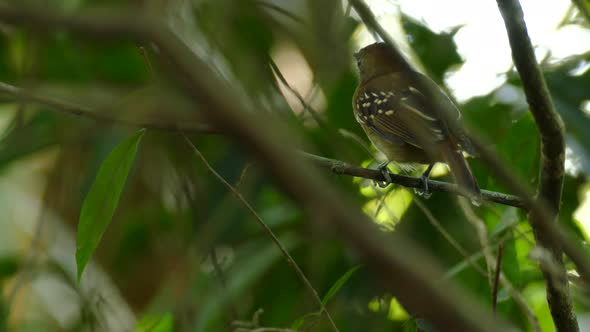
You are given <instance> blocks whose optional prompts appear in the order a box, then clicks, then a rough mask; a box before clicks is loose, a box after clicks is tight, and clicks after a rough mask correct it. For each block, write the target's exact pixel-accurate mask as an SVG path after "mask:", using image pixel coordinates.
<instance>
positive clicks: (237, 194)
mask: <svg viewBox="0 0 590 332" xmlns="http://www.w3.org/2000/svg"><path fill="white" fill-rule="evenodd" d="M182 136H183V137H184V140H185V141H186V142H187V143H188V144H189V145H190V147H191V148H192V150H193V151H194V152H195V154H196V155H197V157H199V159H201V161H202V162H203V164H204V165H205V167H207V169H208V170H209V172H211V173H212V174H213V175H214V176H215V177H216V178H217V179H218V180H219V181H220V182H221V183H223V185H225V186H226V187H227V189H229V190H230V191H231V192H232V193H233V194H234V196H235V197H236V198H237V199H238V200H239V201H240V203H242V205H244V207H245V208H246V209H247V210H248V211H249V212H250V214H252V216H253V217H254V219H256V221H257V222H258V224H259V225H260V226H261V227H262V228H263V229H264V231H265V232H266V233H267V234H268V236H269V237H270V238H271V239H272V241H273V242H274V243H275V245H276V246H277V247H278V248H279V250H280V251H281V253H282V254H283V256H285V259H286V260H287V262H288V263H289V265H291V267H292V268H293V269H294V270H295V273H297V275H298V276H299V278H300V279H301V281H302V282H303V284H304V285H305V287H306V288H307V290H308V291H309V292H310V293H311V295H312V296H313V298H314V299H315V300H316V301H317V303H318V305H319V306H320V311H321V312H323V313H324V314H325V315H326V318H327V319H328V322H329V323H330V326H331V328H332V330H333V331H335V332H337V331H338V328H337V327H336V324H335V323H334V320H333V319H332V316H331V315H330V313H329V312H328V310H327V309H326V307H325V306H324V303H323V302H322V299H321V298H320V296H319V295H318V293H317V291H316V290H315V288H313V285H312V284H311V282H310V281H309V279H307V277H306V276H305V273H303V271H302V270H301V268H300V267H299V265H297V263H296V262H295V260H294V259H293V257H291V254H289V251H288V250H287V248H285V247H284V246H283V244H282V243H281V241H279V238H278V237H277V236H276V235H275V234H274V232H273V231H272V229H270V227H268V225H267V224H266V223H265V222H264V220H263V219H262V217H260V215H259V214H258V213H257V212H256V211H255V210H254V208H253V207H252V205H250V203H248V201H247V200H246V198H244V196H242V194H241V193H240V192H239V191H237V190H236V189H235V188H234V187H233V186H232V185H231V184H230V183H229V182H227V180H225V178H223V176H221V174H219V173H217V171H216V170H215V169H214V168H213V167H212V166H211V165H210V164H209V162H208V161H207V159H206V158H205V156H203V154H202V153H201V151H199V149H197V147H196V145H194V144H193V142H192V141H191V140H190V139H189V138H188V137H187V136H186V135H185V134H184V133H183V134H182Z"/></svg>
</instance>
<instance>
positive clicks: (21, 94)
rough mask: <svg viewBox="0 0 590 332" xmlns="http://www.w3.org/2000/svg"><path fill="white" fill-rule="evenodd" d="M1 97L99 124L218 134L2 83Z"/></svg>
mask: <svg viewBox="0 0 590 332" xmlns="http://www.w3.org/2000/svg"><path fill="white" fill-rule="evenodd" d="M0 95H6V96H9V97H12V98H14V99H15V100H18V101H26V102H29V103H36V104H39V105H43V106H47V107H50V108H51V109H52V110H53V111H56V112H59V113H63V114H68V115H74V116H80V117H85V118H89V119H93V120H96V121H99V122H107V123H117V124H122V125H126V126H131V127H139V128H148V129H152V130H160V131H176V132H177V131H183V132H186V133H191V134H213V133H215V132H216V131H215V130H214V129H213V128H211V127H209V126H207V125H202V124H191V123H182V124H178V123H158V122H152V121H140V120H133V119H125V118H122V117H120V116H116V115H113V114H112V113H113V112H109V111H108V110H107V109H92V108H90V107H86V106H82V105H79V104H76V103H72V102H69V101H64V100H60V99H56V98H53V97H49V96H45V95H43V94H39V93H36V92H32V91H30V90H28V89H23V88H20V87H16V86H14V85H10V84H6V83H3V82H0Z"/></svg>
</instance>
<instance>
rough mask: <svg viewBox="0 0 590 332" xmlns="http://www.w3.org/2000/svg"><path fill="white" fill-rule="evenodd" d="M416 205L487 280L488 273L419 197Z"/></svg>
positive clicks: (415, 198)
mask: <svg viewBox="0 0 590 332" xmlns="http://www.w3.org/2000/svg"><path fill="white" fill-rule="evenodd" d="M414 204H416V206H417V207H418V208H419V209H420V210H421V211H422V213H424V215H425V216H426V219H428V221H429V222H430V224H431V225H432V226H434V228H435V229H436V230H437V231H438V232H439V233H440V234H441V235H442V236H443V237H444V238H445V239H446V240H447V242H449V244H450V245H451V246H452V247H453V248H455V250H457V251H458V252H459V253H460V254H461V256H463V258H464V259H465V260H466V261H467V263H468V264H469V265H470V266H471V267H473V269H474V270H475V271H477V272H478V273H479V274H481V275H482V276H483V277H484V278H487V277H488V274H487V273H486V271H484V269H482V268H481V266H479V265H477V262H476V261H475V260H473V259H472V258H471V257H470V256H469V254H468V253H467V251H466V250H465V249H463V247H462V246H461V245H460V244H459V243H458V242H457V241H456V240H455V239H454V238H453V237H452V236H451V234H449V232H447V230H446V229H445V228H444V227H443V226H442V225H441V224H440V222H439V221H438V220H437V219H436V218H435V217H434V216H433V215H432V213H431V212H430V210H429V209H428V208H427V207H426V206H425V205H424V203H422V201H421V200H420V199H418V197H414Z"/></svg>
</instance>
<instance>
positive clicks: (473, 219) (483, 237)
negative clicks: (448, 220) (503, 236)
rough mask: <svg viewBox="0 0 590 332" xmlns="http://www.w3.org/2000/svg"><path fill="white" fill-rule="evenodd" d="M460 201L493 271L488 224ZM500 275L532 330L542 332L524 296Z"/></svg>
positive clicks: (502, 282)
mask: <svg viewBox="0 0 590 332" xmlns="http://www.w3.org/2000/svg"><path fill="white" fill-rule="evenodd" d="M458 201H459V207H460V208H461V210H462V211H463V213H464V214H465V218H466V219H467V221H469V223H470V224H471V225H473V227H474V228H475V230H476V232H477V235H478V238H479V242H480V246H481V248H482V249H481V250H482V253H483V256H484V259H485V262H486V266H487V269H488V271H491V267H492V266H495V265H494V257H493V255H492V252H491V250H490V249H491V247H492V246H491V245H490V243H489V241H488V230H487V227H486V224H485V222H484V221H483V220H482V219H481V218H479V217H478V216H477V214H475V212H474V211H473V208H472V207H471V204H469V203H468V202H467V200H465V199H458ZM517 236H519V237H520V238H525V239H526V237H525V234H523V233H518V234H517ZM513 238H516V236H513ZM503 244H504V241H499V242H498V243H497V245H498V246H503ZM496 265H497V264H496ZM494 271H496V272H497V271H498V270H494ZM499 273H500V274H499V278H500V283H501V284H502V286H503V287H504V288H506V289H507V290H508V293H510V296H511V297H512V299H513V300H514V302H516V304H517V305H518V307H519V309H520V311H521V312H522V313H523V314H524V316H525V317H526V318H527V320H528V321H529V324H530V326H531V329H532V330H533V331H534V332H541V331H542V330H541V325H540V324H539V319H538V318H537V316H536V315H535V312H534V311H533V309H532V308H531V307H530V306H529V305H528V303H527V302H526V300H525V299H524V297H523V296H522V294H521V293H520V292H519V291H518V290H517V289H516V288H515V287H514V285H512V283H511V282H510V281H509V280H508V278H506V276H505V275H504V273H503V272H502V271H501V270H500V271H499ZM495 284H496V282H495V281H492V280H490V287H492V289H494V287H495ZM492 293H493V291H492Z"/></svg>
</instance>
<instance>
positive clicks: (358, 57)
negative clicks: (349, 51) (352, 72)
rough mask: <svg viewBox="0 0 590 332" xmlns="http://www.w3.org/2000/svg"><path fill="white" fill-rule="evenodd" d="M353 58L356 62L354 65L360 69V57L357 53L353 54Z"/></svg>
mask: <svg viewBox="0 0 590 332" xmlns="http://www.w3.org/2000/svg"><path fill="white" fill-rule="evenodd" d="M353 56H354V59H355V60H356V65H357V66H358V67H359V68H360V66H361V57H360V55H359V54H358V53H354V54H353Z"/></svg>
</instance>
